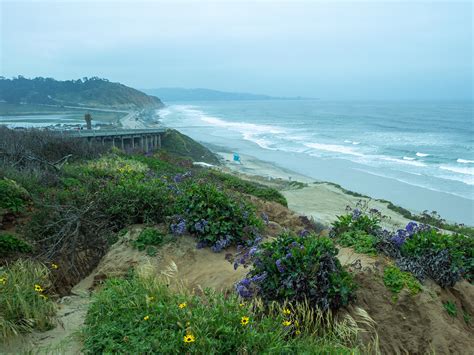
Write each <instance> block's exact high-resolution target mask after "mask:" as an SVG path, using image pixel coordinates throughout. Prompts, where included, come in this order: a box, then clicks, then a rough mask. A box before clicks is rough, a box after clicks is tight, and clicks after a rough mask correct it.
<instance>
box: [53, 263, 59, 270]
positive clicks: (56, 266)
mask: <svg viewBox="0 0 474 355" xmlns="http://www.w3.org/2000/svg"><path fill="white" fill-rule="evenodd" d="M51 268H52V269H54V270H57V269H59V266H58V265H57V264H55V263H51Z"/></svg>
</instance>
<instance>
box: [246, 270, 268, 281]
mask: <svg viewBox="0 0 474 355" xmlns="http://www.w3.org/2000/svg"><path fill="white" fill-rule="evenodd" d="M266 278H267V272H266V271H264V272H263V273H261V274H257V275H255V276H254V277H252V278H251V279H250V281H251V282H255V283H259V282H262V281H263V280H265V279H266Z"/></svg>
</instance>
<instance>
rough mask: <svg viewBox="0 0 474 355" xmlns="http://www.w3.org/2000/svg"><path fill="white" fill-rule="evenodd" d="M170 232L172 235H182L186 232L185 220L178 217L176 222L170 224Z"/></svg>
mask: <svg viewBox="0 0 474 355" xmlns="http://www.w3.org/2000/svg"><path fill="white" fill-rule="evenodd" d="M170 229H171V233H173V234H174V235H183V234H184V233H185V232H186V220H184V219H183V218H180V219H179V221H178V223H172V224H171V225H170Z"/></svg>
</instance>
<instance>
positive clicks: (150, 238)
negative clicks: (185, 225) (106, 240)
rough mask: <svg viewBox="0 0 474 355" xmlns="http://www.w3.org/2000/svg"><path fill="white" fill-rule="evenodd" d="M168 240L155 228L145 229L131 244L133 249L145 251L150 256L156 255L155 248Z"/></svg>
mask: <svg viewBox="0 0 474 355" xmlns="http://www.w3.org/2000/svg"><path fill="white" fill-rule="evenodd" d="M167 240H169V239H166V236H165V235H163V233H161V232H160V231H159V230H158V229H156V228H145V229H144V230H142V231H141V232H140V234H139V236H138V238H137V239H136V240H134V241H133V242H132V245H133V247H134V248H137V249H138V250H140V251H143V250H146V252H147V254H148V255H150V256H154V255H156V252H157V249H156V247H158V246H160V245H162V244H163V243H164V242H166V241H167Z"/></svg>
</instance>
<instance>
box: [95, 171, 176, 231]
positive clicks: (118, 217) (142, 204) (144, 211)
mask: <svg viewBox="0 0 474 355" xmlns="http://www.w3.org/2000/svg"><path fill="white" fill-rule="evenodd" d="M99 200H100V201H101V203H102V206H103V211H104V213H105V214H106V215H107V216H108V218H109V219H110V221H111V222H113V223H114V225H115V227H116V228H118V229H121V228H123V227H125V226H127V225H130V224H136V223H160V222H163V221H164V219H165V216H167V215H169V214H170V208H171V205H172V193H171V191H170V189H169V188H168V187H167V185H166V184H165V183H164V182H162V181H160V180H158V179H150V180H141V181H140V180H135V179H124V180H122V181H119V182H117V183H110V184H107V185H106V186H105V187H104V189H103V190H102V191H101V192H100V196H99Z"/></svg>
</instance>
